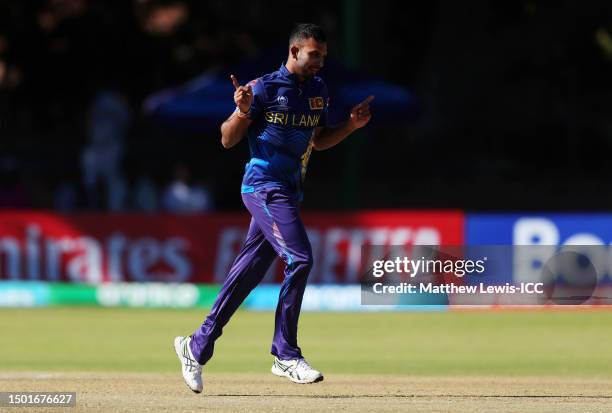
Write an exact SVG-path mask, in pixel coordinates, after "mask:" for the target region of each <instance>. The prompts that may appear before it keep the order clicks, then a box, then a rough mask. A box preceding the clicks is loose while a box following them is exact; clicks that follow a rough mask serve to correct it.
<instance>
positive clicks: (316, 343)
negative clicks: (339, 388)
mask: <svg viewBox="0 0 612 413" xmlns="http://www.w3.org/2000/svg"><path fill="white" fill-rule="evenodd" d="M204 315H205V312H204V311H201V310H199V311H197V310H141V309H100V308H97V309H96V308H46V309H25V310H23V309H3V310H0V371H18V370H28V371H123V372H172V371H177V370H178V368H179V366H178V362H177V360H176V358H175V355H174V352H173V349H172V340H173V338H174V336H175V335H181V334H182V335H184V334H189V333H191V332H192V331H193V329H194V328H195V327H197V326H198V325H199V323H200V322H201V320H202V318H203V317H204ZM273 319H274V315H273V314H272V313H267V312H266V313H258V312H245V311H242V312H239V313H237V314H236V315H235V317H234V319H232V321H231V322H230V324H229V325H228V326H227V328H226V329H225V332H224V334H223V336H222V337H221V338H220V339H219V340H218V341H217V347H216V352H215V357H214V358H213V360H212V361H211V362H210V363H209V364H208V365H207V367H206V369H207V370H209V371H214V372H262V371H267V370H268V369H269V367H270V365H271V361H272V358H271V356H270V355H269V347H270V340H271V337H272V328H273ZM300 345H301V346H302V350H303V351H304V354H305V356H306V357H307V358H308V359H309V360H310V361H311V363H312V364H313V365H315V366H317V367H318V368H320V369H321V370H323V371H324V372H325V373H326V374H333V373H356V374H363V373H373V374H375V373H385V374H411V375H496V376H499V375H513V376H525V375H546V376H549V375H555V376H567V377H571V376H580V377H584V376H599V377H612V312H605V311H586V312H578V311H557V312H542V311H540V312H538V311H533V312H531V311H529V312H528V311H516V312H485V311H474V312H450V313H447V312H444V313H440V312H436V313H366V314H364V313H303V314H302V318H301V321H300Z"/></svg>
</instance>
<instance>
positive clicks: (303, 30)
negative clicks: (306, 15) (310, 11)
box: [289, 23, 327, 46]
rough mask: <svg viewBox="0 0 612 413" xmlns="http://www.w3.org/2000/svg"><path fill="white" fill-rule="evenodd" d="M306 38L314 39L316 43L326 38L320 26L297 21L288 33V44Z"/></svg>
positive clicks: (323, 41)
mask: <svg viewBox="0 0 612 413" xmlns="http://www.w3.org/2000/svg"><path fill="white" fill-rule="evenodd" d="M306 39H315V40H316V41H317V42H318V43H325V42H326V41H327V38H326V36H325V32H324V31H323V29H321V27H319V26H317V25H316V24H312V23H297V24H296V25H295V26H293V29H292V30H291V34H290V35H289V46H291V45H292V44H293V43H295V42H299V41H301V40H306Z"/></svg>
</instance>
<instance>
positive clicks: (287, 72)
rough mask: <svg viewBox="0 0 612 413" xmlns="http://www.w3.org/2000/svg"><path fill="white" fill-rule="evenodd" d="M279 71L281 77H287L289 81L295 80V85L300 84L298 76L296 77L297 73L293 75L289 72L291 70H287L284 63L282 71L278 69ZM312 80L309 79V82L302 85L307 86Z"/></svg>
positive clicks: (306, 81)
mask: <svg viewBox="0 0 612 413" xmlns="http://www.w3.org/2000/svg"><path fill="white" fill-rule="evenodd" d="M278 71H279V72H280V74H281V76H283V77H285V78H287V79H289V80H293V81H294V82H295V83H300V82H299V81H298V78H297V76H296V75H295V73H291V72H290V71H289V69H287V66H286V65H285V64H284V63H282V64H281V67H280V69H278ZM310 80H311V79H307V80H305V81H304V82H302V83H301V84H306V83H308V82H309V81H310Z"/></svg>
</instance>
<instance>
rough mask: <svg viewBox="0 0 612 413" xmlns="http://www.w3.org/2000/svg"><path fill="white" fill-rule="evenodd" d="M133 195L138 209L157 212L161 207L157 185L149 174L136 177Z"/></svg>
mask: <svg viewBox="0 0 612 413" xmlns="http://www.w3.org/2000/svg"><path fill="white" fill-rule="evenodd" d="M132 197H133V198H132V205H133V207H134V209H136V210H137V211H143V212H155V211H157V210H158V208H159V205H158V204H159V202H158V196H157V187H156V186H155V182H153V180H152V179H151V178H149V176H148V175H147V174H142V175H140V176H138V178H137V179H136V183H135V185H134V188H133V190H132Z"/></svg>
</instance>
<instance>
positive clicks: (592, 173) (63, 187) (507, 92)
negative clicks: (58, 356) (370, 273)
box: [0, 0, 612, 212]
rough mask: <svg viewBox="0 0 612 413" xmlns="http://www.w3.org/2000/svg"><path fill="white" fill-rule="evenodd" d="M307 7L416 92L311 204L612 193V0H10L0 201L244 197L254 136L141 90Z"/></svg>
mask: <svg viewBox="0 0 612 413" xmlns="http://www.w3.org/2000/svg"><path fill="white" fill-rule="evenodd" d="M398 10H402V12H398ZM296 21H313V22H317V23H319V24H321V25H322V26H323V27H324V29H325V30H326V31H327V34H328V39H329V51H330V58H336V59H338V60H344V61H347V62H349V63H350V62H353V63H352V66H355V65H356V66H357V68H358V69H360V70H364V71H367V72H370V73H373V74H376V75H377V76H378V77H379V78H382V79H384V80H386V81H389V82H394V83H397V84H400V85H403V86H405V87H408V88H410V89H411V91H413V92H414V93H415V95H416V96H417V97H418V100H419V105H420V106H421V116H420V117H419V119H417V120H416V121H414V122H412V123H410V122H407V121H406V120H405V119H397V120H395V121H392V122H388V123H387V124H386V125H385V126H386V129H383V128H381V127H380V125H379V128H377V129H374V128H367V130H364V131H361V132H360V134H358V136H357V137H354V138H351V140H350V142H349V143H347V144H342V145H340V146H339V147H338V148H335V149H334V150H333V151H325V152H322V153H317V154H316V155H315V156H313V157H312V159H311V167H310V168H309V172H308V179H307V180H306V205H315V206H316V208H323V209H339V208H347V209H350V208H394V207H398V208H406V207H409V208H432V207H433V208H467V209H481V210H482V209H502V210H510V209H523V210H524V209H552V210H555V209H585V208H586V209H612V195H608V194H609V193H610V191H602V190H601V188H602V187H603V188H605V187H606V185H609V182H610V181H611V180H612V167H610V163H609V162H607V153H609V151H610V150H612V122H611V121H610V119H612V115H611V114H612V99H610V96H612V76H610V73H612V5H611V4H610V3H609V2H607V1H605V0H591V1H589V2H580V1H578V0H571V1H565V2H557V1H551V0H520V1H512V0H503V1H476V2H470V3H469V4H465V3H462V2H454V1H451V0H436V1H430V2H429V1H428V2H409V3H406V2H400V1H388V2H387V1H386V2H366V1H364V0H343V1H337V2H329V1H326V0H310V1H306V0H290V1H287V0H285V1H280V0H271V1H263V0H251V1H246V0H244V1H234V2H227V1H221V0H210V1H197V0H123V1H121V0H31V1H21V0H0V208H55V209H58V210H62V211H73V210H104V211H151V212H154V211H179V212H200V211H210V210H220V209H221V210H225V209H238V208H241V201H240V196H239V186H240V179H241V175H242V172H243V168H242V167H241V165H242V164H244V162H246V160H247V157H248V148H247V147H246V145H239V146H237V147H236V148H235V149H232V150H231V151H225V152H223V151H222V149H221V148H220V145H219V142H218V139H219V136H217V135H214V134H213V135H210V136H195V135H190V134H186V133H182V132H178V131H173V130H167V129H164V128H161V127H159V125H155V124H154V123H152V122H151V121H150V119H148V118H147V117H146V116H144V115H143V110H142V104H143V101H144V99H145V98H146V97H147V96H149V95H151V94H152V93H154V92H156V91H159V90H161V89H164V88H168V87H174V86H177V85H180V84H182V83H184V82H186V81H188V80H190V79H192V78H194V77H196V76H199V75H202V74H203V73H206V72H209V71H210V72H215V71H216V72H223V70H224V68H226V67H228V66H230V65H232V64H235V63H238V62H240V61H242V60H243V59H245V58H248V57H250V56H257V55H260V54H261V53H262V52H264V51H265V50H270V49H272V48H275V49H282V48H284V47H286V42H287V34H288V32H289V30H290V28H291V26H292V24H293V23H294V22H296ZM279 63H280V61H279V62H276V61H275V62H270V70H275V69H276V68H277V67H278V65H279ZM228 99H231V96H228ZM331 101H332V104H333V97H332V100H331ZM372 110H373V113H374V118H376V110H377V108H376V101H375V102H374V103H373V105H372ZM221 153H222V154H223V155H221Z"/></svg>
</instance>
